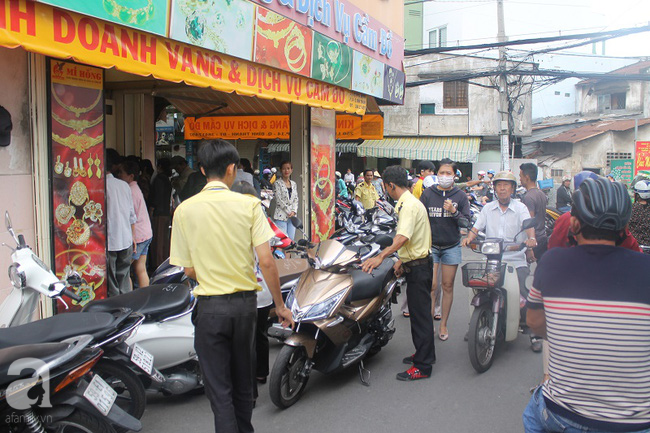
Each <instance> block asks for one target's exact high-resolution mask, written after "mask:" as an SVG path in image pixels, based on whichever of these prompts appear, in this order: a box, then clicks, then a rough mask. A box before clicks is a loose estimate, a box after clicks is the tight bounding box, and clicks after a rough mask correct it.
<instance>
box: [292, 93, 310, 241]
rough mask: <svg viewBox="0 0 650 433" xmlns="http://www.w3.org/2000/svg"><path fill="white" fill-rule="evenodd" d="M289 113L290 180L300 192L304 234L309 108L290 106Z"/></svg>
mask: <svg viewBox="0 0 650 433" xmlns="http://www.w3.org/2000/svg"><path fill="white" fill-rule="evenodd" d="M289 113H290V119H289V122H290V125H291V126H290V128H291V129H290V131H291V132H290V143H291V162H292V164H293V176H292V179H293V180H294V181H295V182H296V187H297V188H298V191H300V206H299V207H298V217H299V218H300V219H301V220H302V221H303V225H304V226H305V229H304V230H305V233H308V230H309V220H310V216H309V209H310V196H311V194H310V191H309V107H308V106H306V105H297V104H291V105H290V109H289ZM296 234H298V232H297V233H296Z"/></svg>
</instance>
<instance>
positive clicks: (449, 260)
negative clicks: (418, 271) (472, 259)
mask: <svg viewBox="0 0 650 433" xmlns="http://www.w3.org/2000/svg"><path fill="white" fill-rule="evenodd" d="M431 256H433V263H442V264H443V265H460V264H461V262H462V261H463V254H462V252H461V249H460V244H458V245H455V246H453V247H449V248H445V249H442V248H438V247H436V246H435V245H434V246H433V247H432V248H431Z"/></svg>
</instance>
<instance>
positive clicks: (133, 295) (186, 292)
mask: <svg viewBox="0 0 650 433" xmlns="http://www.w3.org/2000/svg"><path fill="white" fill-rule="evenodd" d="M191 302H192V294H191V293H190V288H189V287H188V286H186V285H185V284H154V285H153V286H149V287H142V288H140V289H137V290H133V291H131V292H129V293H125V294H123V295H118V296H113V297H110V298H107V299H101V300H98V301H93V302H90V303H88V304H87V305H86V306H85V307H84V308H83V310H82V311H87V312H99V311H113V310H115V309H117V308H130V309H131V310H133V311H134V312H136V313H140V314H143V315H144V316H145V321H150V322H156V321H159V320H162V319H165V318H167V317H169V316H173V315H175V314H179V313H182V312H183V311H185V309H186V308H187V307H188V306H189V305H190V303H191Z"/></svg>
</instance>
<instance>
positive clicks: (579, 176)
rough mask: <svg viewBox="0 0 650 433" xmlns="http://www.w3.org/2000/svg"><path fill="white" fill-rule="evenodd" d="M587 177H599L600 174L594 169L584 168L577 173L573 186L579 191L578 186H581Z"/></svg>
mask: <svg viewBox="0 0 650 433" xmlns="http://www.w3.org/2000/svg"><path fill="white" fill-rule="evenodd" d="M585 179H598V175H597V174H596V173H594V172H593V171H589V170H583V171H581V172H580V173H578V174H576V175H575V176H574V178H573V187H574V188H575V190H576V191H577V190H578V188H580V185H581V184H582V182H584V181H585ZM569 180H571V177H570V176H569ZM562 181H564V178H562Z"/></svg>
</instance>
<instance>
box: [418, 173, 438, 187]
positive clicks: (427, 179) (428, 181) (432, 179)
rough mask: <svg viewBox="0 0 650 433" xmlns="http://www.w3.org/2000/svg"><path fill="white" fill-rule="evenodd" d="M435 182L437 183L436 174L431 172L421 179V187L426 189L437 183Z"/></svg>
mask: <svg viewBox="0 0 650 433" xmlns="http://www.w3.org/2000/svg"><path fill="white" fill-rule="evenodd" d="M437 184H438V176H435V175H433V174H430V175H429V176H427V177H425V178H424V180H423V181H422V187H423V188H424V189H427V188H429V187H430V186H433V185H437Z"/></svg>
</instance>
